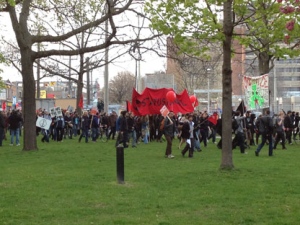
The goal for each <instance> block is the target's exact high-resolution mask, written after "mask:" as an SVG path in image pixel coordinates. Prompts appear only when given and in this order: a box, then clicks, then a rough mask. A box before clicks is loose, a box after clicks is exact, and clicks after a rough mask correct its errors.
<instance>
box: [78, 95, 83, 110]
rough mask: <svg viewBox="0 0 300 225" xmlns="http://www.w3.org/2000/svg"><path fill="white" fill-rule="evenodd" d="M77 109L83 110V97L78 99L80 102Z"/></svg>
mask: <svg viewBox="0 0 300 225" xmlns="http://www.w3.org/2000/svg"><path fill="white" fill-rule="evenodd" d="M78 107H79V108H81V109H82V108H83V95H81V98H80V100H79V103H78Z"/></svg>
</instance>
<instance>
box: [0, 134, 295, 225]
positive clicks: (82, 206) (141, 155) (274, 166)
mask: <svg viewBox="0 0 300 225" xmlns="http://www.w3.org/2000/svg"><path fill="white" fill-rule="evenodd" d="M38 140H39V141H40V138H38ZM8 144H9V142H8V141H4V146H2V147H1V148H0V174H1V175H0V224H1V225H2V224H11V225H44V224H45V225H46V224H47V225H73V224H74V225H91V224H96V225H97V224H105V225H119V224H120V225H121V224H128V225H141V224H147V225H148V224H149V225H155V224H157V225H173V224H176V225H177V224H182V225H185V224H192V225H194V224H195V225H197V224H203V225H223V224H224V225H227V224H228V225H232V224H234V225H235V224H240V225H250V224H251V225H252V224H255V225H263V224H270V225H276V224H278V225H285V224H286V225H291V224H292V225H293V224H295V225H297V224H300V169H299V162H298V161H299V158H300V144H299V145H298V146H297V145H293V146H289V145H288V146H287V148H288V150H286V151H285V150H274V156H273V157H269V156H268V151H267V147H266V146H265V147H264V148H263V149H262V151H261V153H260V156H259V157H255V155H254V150H255V148H254V147H252V148H251V149H248V150H247V151H248V154H247V155H242V154H240V153H239V151H238V150H234V154H233V161H234V165H235V169H234V170H233V171H220V170H219V166H220V161H221V154H220V150H218V149H217V148H216V146H215V144H213V143H209V144H208V147H207V148H203V151H202V152H200V153H199V152H196V153H195V155H194V158H192V159H190V158H187V157H185V158H183V157H182V156H181V154H180V151H179V150H178V148H177V146H178V140H174V141H173V154H174V155H175V158H174V159H166V158H164V151H165V146H166V143H157V142H151V143H149V144H142V143H141V144H139V145H138V147H137V148H128V149H125V184H118V183H117V176H116V149H115V147H114V143H113V141H109V142H107V143H102V142H99V143H92V142H89V143H84V142H81V143H78V141H77V139H73V140H64V141H63V142H62V143H57V142H50V143H49V144H47V143H41V142H39V151H33V152H22V151H21V146H18V147H17V146H9V145H8ZM278 147H280V146H278ZM280 149H281V148H280Z"/></svg>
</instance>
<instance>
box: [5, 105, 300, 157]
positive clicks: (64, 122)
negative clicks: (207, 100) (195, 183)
mask: <svg viewBox="0 0 300 225" xmlns="http://www.w3.org/2000/svg"><path fill="white" fill-rule="evenodd" d="M213 114H214V115H215V114H217V113H216V112H215V113H213ZM36 116H37V118H38V117H43V118H45V119H48V120H51V125H50V128H49V129H47V130H46V129H41V128H40V127H36V135H37V136H39V137H41V141H42V142H46V143H49V142H50V141H57V142H62V141H64V140H66V139H77V140H78V142H81V141H82V138H84V141H85V143H88V142H97V141H98V140H99V139H100V138H103V136H104V137H105V138H106V139H107V140H109V139H111V140H115V143H116V144H115V145H116V147H117V146H122V147H124V148H128V147H132V148H135V147H137V144H139V143H144V144H148V143H149V142H153V141H156V142H162V141H163V140H164V141H166V142H167V143H166V152H165V156H166V158H170V159H172V158H174V156H173V155H172V146H173V139H174V138H178V139H179V141H178V142H176V144H177V146H176V148H178V149H180V150H181V154H182V156H185V154H186V153H187V152H188V157H193V152H194V151H202V148H201V146H202V147H204V148H205V147H207V143H208V140H211V142H212V143H215V144H217V147H218V148H219V149H221V148H222V139H220V140H219V141H218V143H217V142H216V135H217V134H218V135H219V136H220V137H221V136H222V119H221V118H219V119H218V120H217V121H216V123H214V122H212V121H211V120H209V118H210V117H211V115H209V114H208V113H207V112H206V111H203V112H201V111H195V112H193V113H189V114H185V115H183V114H181V113H177V114H174V113H173V112H169V115H168V116H167V117H166V118H165V117H163V116H162V115H160V114H159V115H145V116H135V115H133V113H132V112H127V111H121V112H120V113H119V115H118V114H117V113H116V112H115V111H112V112H111V113H110V114H107V113H105V112H101V113H98V112H97V113H92V112H91V111H88V110H86V111H83V113H82V115H81V116H80V115H79V114H78V113H77V112H69V111H63V114H62V116H57V117H51V116H50V113H49V112H47V111H46V110H42V109H39V110H37V114H36ZM234 122H236V124H235V125H234ZM22 123H23V119H22V113H21V111H20V110H12V111H11V112H3V111H1V113H0V137H3V138H0V146H2V140H3V139H4V140H7V134H10V145H14V144H15V145H20V141H19V140H20V138H19V137H20V135H22V129H21V128H22ZM266 123H269V127H271V128H270V129H269V130H263V129H267V128H266V126H265V124H266ZM233 133H234V134H235V135H234V138H233V140H232V147H233V149H235V148H236V147H239V148H240V151H241V153H243V154H247V152H246V149H247V148H248V147H249V146H257V149H256V151H255V154H256V155H257V156H258V155H259V152H260V150H261V149H262V147H263V146H264V145H265V143H268V144H269V155H270V156H272V154H273V149H276V147H277V146H278V144H279V142H280V143H281V145H282V148H283V149H286V141H287V142H288V144H293V142H292V140H296V139H297V135H299V113H298V112H292V111H288V112H287V113H285V112H284V111H281V112H279V114H278V115H273V116H272V117H271V116H270V112H269V111H267V112H266V115H261V116H259V117H258V118H257V117H256V115H255V114H253V113H252V112H251V111H247V112H246V113H245V115H242V114H241V112H239V111H235V112H233ZM260 137H261V138H260ZM259 140H261V143H260V144H259V143H258V142H259Z"/></svg>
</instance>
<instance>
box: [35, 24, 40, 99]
mask: <svg viewBox="0 0 300 225" xmlns="http://www.w3.org/2000/svg"><path fill="white" fill-rule="evenodd" d="M38 36H40V28H39V29H38ZM40 50H41V44H40V43H38V46H37V51H38V52H40ZM36 61H37V68H36V98H37V99H39V98H40V94H41V93H40V92H41V88H40V77H41V75H40V73H41V70H40V58H38V59H37V60H36Z"/></svg>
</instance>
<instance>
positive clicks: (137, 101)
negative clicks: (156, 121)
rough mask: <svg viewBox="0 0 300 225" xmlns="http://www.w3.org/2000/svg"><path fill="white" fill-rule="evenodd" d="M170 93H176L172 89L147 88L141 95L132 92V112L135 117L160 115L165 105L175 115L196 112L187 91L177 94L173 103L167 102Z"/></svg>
mask: <svg viewBox="0 0 300 225" xmlns="http://www.w3.org/2000/svg"><path fill="white" fill-rule="evenodd" d="M169 91H174V90H173V89H172V88H160V89H153V88H145V89H144V91H143V92H142V93H141V94H139V93H138V92H137V91H136V90H135V89H133V91H132V103H131V106H132V108H131V110H132V112H133V113H134V115H137V116H144V115H151V114H152V115H154V114H156V115H158V114H160V113H161V112H160V109H161V108H162V107H163V106H164V105H165V106H166V107H167V108H168V109H169V110H172V111H173V112H174V113H178V112H181V113H183V114H186V113H191V112H193V111H194V107H193V104H192V102H191V100H190V97H189V94H188V92H187V90H184V91H183V92H182V93H180V94H177V93H176V98H175V100H174V101H173V102H170V101H168V100H167V98H166V95H167V93H168V92H169Z"/></svg>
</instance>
